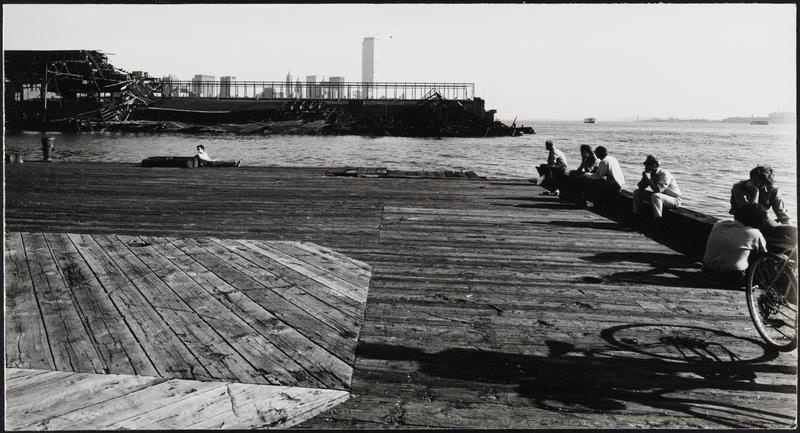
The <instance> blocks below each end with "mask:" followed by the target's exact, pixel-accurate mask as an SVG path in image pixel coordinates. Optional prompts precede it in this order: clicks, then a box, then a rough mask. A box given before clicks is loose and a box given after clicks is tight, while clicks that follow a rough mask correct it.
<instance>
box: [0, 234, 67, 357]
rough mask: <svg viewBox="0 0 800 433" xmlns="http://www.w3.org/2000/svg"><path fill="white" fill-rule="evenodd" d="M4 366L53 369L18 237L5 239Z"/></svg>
mask: <svg viewBox="0 0 800 433" xmlns="http://www.w3.org/2000/svg"><path fill="white" fill-rule="evenodd" d="M5 240H6V242H5V274H4V281H5V284H4V286H5V300H6V303H5V307H6V309H5V312H6V314H5V328H4V329H5V365H6V366H8V367H24V368H44V369H53V368H55V361H54V359H53V354H52V352H51V350H50V344H49V342H48V341H47V332H46V331H45V327H44V322H43V321H42V320H43V319H42V314H41V311H40V310H39V304H38V301H37V298H36V293H35V292H34V287H33V284H32V278H31V275H30V270H29V268H28V262H27V260H26V256H25V247H24V245H23V243H22V236H21V235H20V234H19V233H6V235H5Z"/></svg>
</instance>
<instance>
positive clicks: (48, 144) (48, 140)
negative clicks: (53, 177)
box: [42, 136, 56, 162]
mask: <svg viewBox="0 0 800 433" xmlns="http://www.w3.org/2000/svg"><path fill="white" fill-rule="evenodd" d="M55 143H56V139H55V138H53V137H48V136H44V137H42V159H43V160H44V161H46V162H50V155H52V154H53V153H54V152H55V150H56V144H55Z"/></svg>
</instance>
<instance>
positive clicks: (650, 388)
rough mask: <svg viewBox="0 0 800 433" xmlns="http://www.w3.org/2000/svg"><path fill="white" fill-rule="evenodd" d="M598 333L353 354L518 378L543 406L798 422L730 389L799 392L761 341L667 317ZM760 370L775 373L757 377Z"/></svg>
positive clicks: (754, 422) (667, 418) (746, 423)
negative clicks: (595, 341) (501, 347)
mask: <svg viewBox="0 0 800 433" xmlns="http://www.w3.org/2000/svg"><path fill="white" fill-rule="evenodd" d="M600 336H601V337H602V338H603V340H604V341H605V342H606V345H603V346H600V347H589V348H580V347H575V346H574V345H572V344H570V343H567V342H563V341H556V340H549V341H546V342H545V343H546V345H547V347H548V349H549V353H548V355H547V356H536V355H521V354H513V353H503V352H496V351H484V350H474V349H463V348H454V349H447V350H443V351H440V352H436V353H427V352H425V351H423V350H421V349H417V348H411V347H405V346H393V345H386V344H367V343H361V344H359V346H358V349H357V355H358V356H359V357H361V358H373V359H383V360H410V361H415V362H417V363H418V364H419V370H420V372H422V373H424V374H426V375H429V376H432V377H439V378H447V379H455V380H459V381H473V382H482V383H497V384H508V385H514V386H516V389H517V391H518V392H519V394H520V395H521V396H522V397H524V398H528V399H530V400H531V401H532V402H533V403H534V404H535V405H536V406H537V407H539V408H541V409H545V410H549V411H555V412H561V413H563V412H569V413H578V414H580V413H602V414H607V413H615V412H620V413H624V411H626V410H633V411H635V412H637V413H638V412H640V408H641V407H642V406H645V407H649V408H652V409H657V410H658V411H657V412H655V411H651V412H653V413H660V414H663V416H660V417H658V418H660V419H658V420H653V421H652V423H653V424H651V425H654V426H656V425H662V426H669V425H673V426H674V425H683V424H680V423H677V422H675V421H674V416H675V413H676V412H677V413H683V414H685V415H688V416H690V417H693V418H695V419H701V420H705V421H708V422H711V423H712V424H713V425H716V426H723V427H776V426H790V425H792V423H793V421H794V414H793V409H792V408H789V407H788V406H787V408H786V410H785V411H780V410H776V409H774V408H771V409H772V410H763V409H759V406H757V405H749V404H748V405H744V404H737V403H735V401H736V399H733V398H731V397H730V395H731V394H739V395H744V394H747V395H752V393H767V394H768V395H771V396H775V395H779V394H786V395H787V396H790V395H794V394H796V392H797V390H796V386H795V376H796V368H795V367H793V366H786V365H776V364H773V363H770V364H767V363H766V362H767V361H770V360H773V359H775V358H776V357H777V356H778V353H777V352H776V351H775V350H773V349H770V348H768V347H767V346H765V345H764V344H763V343H761V342H760V341H757V340H753V339H749V338H743V337H738V336H735V335H732V334H729V333H726V332H722V331H717V330H712V329H705V328H699V327H688V326H670V325H664V324H629V325H622V326H615V327H611V328H608V329H605V330H603V331H602V332H601V335H600ZM761 375H764V376H769V380H762V381H759V380H758V379H759V376H761ZM776 377H777V378H778V379H776ZM701 390H703V391H701ZM707 390H711V391H709V392H705V391H707ZM762 395H766V394H762ZM648 422H649V421H648ZM681 422H684V421H681ZM659 423H661V424H659Z"/></svg>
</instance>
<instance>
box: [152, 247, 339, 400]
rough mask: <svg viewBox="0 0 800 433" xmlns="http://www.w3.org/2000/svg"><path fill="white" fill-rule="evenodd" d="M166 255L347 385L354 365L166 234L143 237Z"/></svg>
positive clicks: (334, 383)
mask: <svg viewBox="0 0 800 433" xmlns="http://www.w3.org/2000/svg"><path fill="white" fill-rule="evenodd" d="M142 240H144V241H146V242H149V243H151V244H152V245H153V248H155V249H156V250H158V251H159V252H160V253H161V254H162V255H163V256H164V257H166V258H167V259H169V260H171V261H172V262H173V263H176V264H178V265H179V266H180V267H181V268H182V269H183V270H184V271H185V272H186V273H187V275H190V276H191V278H192V279H193V280H194V281H195V282H197V284H198V285H200V286H201V287H202V288H203V289H204V290H206V291H207V292H208V293H210V294H211V295H212V296H214V297H215V298H216V299H217V300H218V301H219V302H221V303H222V304H224V305H225V306H226V307H227V308H229V309H230V310H231V311H232V312H234V313H235V314H237V315H238V316H239V317H241V318H242V319H246V320H247V321H248V322H249V324H250V326H252V327H253V328H254V329H255V330H256V331H258V332H259V333H260V334H261V335H262V336H264V337H265V338H267V339H268V340H269V341H270V343H271V344H273V345H275V347H276V348H278V349H279V350H281V351H282V352H284V353H286V354H287V355H288V356H289V357H291V358H292V359H293V360H294V361H296V362H298V363H299V364H300V365H302V366H303V368H304V369H306V370H307V371H308V372H309V373H310V374H311V375H312V376H314V377H317V378H319V380H320V381H321V382H322V383H324V384H325V385H326V386H327V387H333V388H341V387H345V388H348V387H349V386H350V380H351V377H352V374H353V368H352V367H351V366H349V365H348V364H347V363H345V362H344V361H343V360H341V359H339V358H337V357H335V356H331V354H330V353H329V352H327V351H326V350H325V349H323V348H322V347H320V346H319V345H317V344H316V343H314V342H313V341H311V340H309V339H308V338H307V337H305V336H304V335H302V334H301V333H299V332H298V331H297V330H295V329H293V328H291V327H289V326H288V325H287V324H286V323H284V322H283V321H281V320H280V319H278V318H277V317H276V316H275V315H274V314H272V313H271V312H269V311H268V310H266V309H265V308H264V307H262V306H261V305H259V304H257V303H256V302H255V301H253V300H252V299H250V298H249V297H247V296H246V295H245V294H243V293H242V292H239V291H238V290H236V289H235V288H233V287H232V286H231V285H229V284H228V283H226V282H225V281H223V280H222V279H220V278H219V277H218V276H216V275H215V274H213V273H212V272H211V271H209V270H208V269H207V268H205V267H204V266H202V265H201V264H200V263H198V262H197V261H195V260H194V259H192V258H191V257H189V256H188V255H186V253H184V252H183V251H181V250H180V249H178V248H177V247H176V246H175V245H173V244H172V243H171V242H170V240H169V239H167V238H153V237H143V238H142Z"/></svg>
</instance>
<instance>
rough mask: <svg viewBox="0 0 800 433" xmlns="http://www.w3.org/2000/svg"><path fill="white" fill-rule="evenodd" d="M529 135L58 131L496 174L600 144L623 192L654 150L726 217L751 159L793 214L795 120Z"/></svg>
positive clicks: (270, 161)
mask: <svg viewBox="0 0 800 433" xmlns="http://www.w3.org/2000/svg"><path fill="white" fill-rule="evenodd" d="M523 123H524V124H526V125H533V126H534V128H535V129H536V132H537V134H536V135H532V136H525V137H500V138H442V139H417V138H404V137H376V138H371V137H360V136H296V135H283V136H236V135H227V134H226V135H197V136H194V135H185V134H144V133H118V132H110V133H100V132H97V133H82V134H66V133H64V134H54V136H55V137H56V156H57V158H58V159H59V160H65V161H106V162H125V163H136V162H139V161H141V160H142V159H144V158H147V157H149V156H158V155H186V156H191V155H193V154H194V149H195V146H196V145H197V144H203V145H205V147H206V150H207V151H208V153H209V154H210V155H211V156H212V157H214V158H219V159H237V160H239V159H241V160H242V165H245V166H248V165H249V166H317V167H331V166H347V165H349V166H372V167H377V166H380V167H387V168H393V169H408V170H422V169H424V170H434V169H456V170H457V169H465V170H474V171H475V172H477V173H478V174H480V175H483V176H489V177H497V178H531V177H535V169H534V167H535V166H536V165H537V164H539V163H541V162H543V160H544V159H545V157H546V151H545V149H544V141H545V140H546V139H550V140H553V141H554V143H555V145H556V147H558V148H560V149H561V150H562V151H564V152H565V153H566V155H567V159H568V160H569V164H570V166H571V167H572V168H574V167H575V166H577V164H579V162H580V156H579V152H578V148H579V146H580V145H581V144H589V145H591V146H592V147H596V146H599V145H603V146H606V148H608V149H609V153H610V154H611V155H614V156H616V157H617V159H619V161H620V163H621V164H622V168H623V172H624V174H625V178H626V182H627V184H628V186H627V189H632V188H635V184H636V182H638V180H639V177H640V176H641V171H642V165H641V162H642V161H644V158H645V156H646V155H647V154H650V153H652V154H654V155H656V156H657V157H659V159H660V160H661V163H662V166H663V167H664V168H666V169H668V170H670V171H671V172H672V173H673V174H674V175H675V177H676V178H677V179H678V183H679V184H680V187H681V190H682V191H683V193H684V195H685V200H684V206H686V207H689V208H692V209H694V210H697V211H700V212H704V213H707V214H711V215H715V216H718V217H728V214H727V211H728V200H729V198H730V195H729V194H730V187H731V185H732V184H733V183H734V182H736V181H738V180H741V179H745V178H747V174H748V172H749V170H750V169H751V168H752V167H754V166H755V165H757V164H769V165H772V167H773V168H774V169H775V171H776V175H777V179H778V184H779V186H780V188H781V190H782V191H783V196H784V199H785V200H786V202H787V205H788V207H789V211H790V214H791V215H792V217H793V220H794V221H795V222H796V221H797V218H796V216H797V209H796V204H797V186H796V179H797V166H796V144H795V143H796V135H797V129H796V126H795V125H777V124H776V125H768V126H751V125H749V124H724V123H647V122H631V123H623V122H610V123H603V122H600V123H597V124H594V125H591V124H584V123H579V122H531V121H524V122H523ZM39 137H40V134H39V133H22V134H7V135H6V136H5V146H6V149H16V150H20V151H22V154H23V158H24V159H28V160H36V159H41V148H40V143H39Z"/></svg>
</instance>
